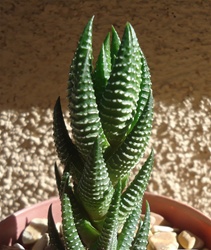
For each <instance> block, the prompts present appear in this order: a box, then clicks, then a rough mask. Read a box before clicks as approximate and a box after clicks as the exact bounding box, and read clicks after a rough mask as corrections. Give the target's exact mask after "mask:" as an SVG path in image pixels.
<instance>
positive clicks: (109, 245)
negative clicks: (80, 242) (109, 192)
mask: <svg viewBox="0 0 211 250" xmlns="http://www.w3.org/2000/svg"><path fill="white" fill-rule="evenodd" d="M121 190H122V187H121V181H119V182H118V184H117V185H116V188H115V192H114V194H113V197H112V201H111V204H110V207H109V210H108V213H107V216H106V219H105V222H104V224H103V228H102V233H101V235H100V237H99V240H98V244H97V245H98V248H97V249H104V250H106V249H107V250H109V249H116V247H117V231H118V214H119V204H120V196H121Z"/></svg>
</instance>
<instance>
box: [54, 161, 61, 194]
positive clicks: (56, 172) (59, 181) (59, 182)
mask: <svg viewBox="0 0 211 250" xmlns="http://www.w3.org/2000/svg"><path fill="white" fill-rule="evenodd" d="M54 173H55V177H56V185H57V189H58V191H59V194H60V193H61V174H60V172H59V169H58V167H57V164H56V162H55V164H54Z"/></svg>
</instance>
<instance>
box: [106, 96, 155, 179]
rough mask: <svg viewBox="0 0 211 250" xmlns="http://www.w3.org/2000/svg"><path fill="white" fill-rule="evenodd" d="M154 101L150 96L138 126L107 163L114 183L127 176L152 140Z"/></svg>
mask: <svg viewBox="0 0 211 250" xmlns="http://www.w3.org/2000/svg"><path fill="white" fill-rule="evenodd" d="M152 106H153V100H152V95H150V96H149V98H148V102H147V105H146V106H145V109H144V111H143V113H142V115H141V116H140V118H139V120H138V122H137V123H136V126H135V127H134V129H133V130H132V131H131V133H130V134H129V135H128V136H127V138H126V139H125V141H124V143H122V145H121V146H120V147H119V148H118V149H117V151H116V152H114V153H113V154H112V155H111V156H110V158H109V159H108V160H107V161H106V164H107V168H108V170H109V174H110V178H111V180H112V182H113V183H115V182H116V181H118V178H119V177H122V176H124V175H125V174H127V173H128V172H129V171H131V169H132V168H133V167H134V166H135V165H136V164H137V162H138V161H139V159H140V158H141V157H142V155H143V153H144V151H145V148H146V146H147V143H148V141H149V138H150V134H151V128H152V118H153V111H152Z"/></svg>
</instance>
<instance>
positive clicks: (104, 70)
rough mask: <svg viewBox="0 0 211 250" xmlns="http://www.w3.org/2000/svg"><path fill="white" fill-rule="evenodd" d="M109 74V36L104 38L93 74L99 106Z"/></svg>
mask: <svg viewBox="0 0 211 250" xmlns="http://www.w3.org/2000/svg"><path fill="white" fill-rule="evenodd" d="M110 72H111V55H110V34H108V35H107V36H106V38H105V41H104V43H103V44H102V47H101V51H100V54H99V57H98V60H97V63H96V67H95V71H94V73H93V82H94V89H95V95H96V99H97V103H98V104H99V102H100V100H101V97H102V93H103V91H104V89H105V86H106V84H107V81H108V79H109V77H110Z"/></svg>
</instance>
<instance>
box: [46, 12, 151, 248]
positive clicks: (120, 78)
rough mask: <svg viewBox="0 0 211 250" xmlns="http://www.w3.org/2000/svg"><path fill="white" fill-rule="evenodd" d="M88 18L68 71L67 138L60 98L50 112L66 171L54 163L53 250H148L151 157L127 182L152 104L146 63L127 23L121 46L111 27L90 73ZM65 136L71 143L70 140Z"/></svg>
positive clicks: (146, 132) (147, 131)
mask: <svg viewBox="0 0 211 250" xmlns="http://www.w3.org/2000/svg"><path fill="white" fill-rule="evenodd" d="M92 25H93V17H92V18H91V19H90V21H89V22H88V24H87V25H86V27H85V29H84V31H83V33H82V35H81V38H80V40H79V42H78V47H77V50H76V52H75V55H74V58H73V60H72V64H71V66H70V73H69V81H68V95H67V98H68V103H69V104H68V108H69V112H70V126H71V133H69V132H68V130H67V128H66V124H65V122H64V118H63V113H62V109H61V104H60V99H59V98H58V100H57V102H56V104H55V108H54V122H53V129H54V140H55V145H56V149H57V152H58V156H59V159H60V161H61V163H62V164H63V165H64V170H63V173H62V174H60V172H59V170H58V167H57V165H56V164H55V174H56V181H57V186H58V191H59V196H60V200H61V210H62V231H63V236H62V239H61V238H60V236H59V234H58V232H57V230H56V226H55V223H54V220H53V216H52V209H51V207H50V208H49V213H48V221H49V235H50V244H51V245H52V247H53V248H54V249H59V250H62V249H68V250H69V249H74V250H75V249H77V250H80V249H93V250H95V249H99V250H103V249H104V250H106V249H122V250H126V249H133V250H135V249H146V245H147V243H148V232H149V224H150V208H149V204H148V203H147V202H146V213H145V217H144V219H143V220H142V219H141V211H142V201H143V195H144V192H145V190H146V187H147V184H148V180H149V177H150V173H151V170H152V166H153V151H151V153H150V154H149V156H148V158H147V160H146V161H145V163H144V164H143V166H142V167H141V168H140V169H139V171H138V173H137V174H136V176H135V177H134V178H133V180H131V181H129V180H130V178H129V176H130V173H131V171H132V169H133V168H134V167H135V166H136V165H137V163H138V162H139V161H140V158H141V157H143V154H144V152H145V149H146V147H147V145H148V141H149V138H150V134H151V129H152V119H153V97H152V90H151V80H150V73H149V68H148V66H147V62H146V59H145V57H144V55H143V52H142V51H141V48H140V46H139V43H138V39H137V37H136V34H135V31H134V29H133V27H132V26H131V24H130V23H127V24H126V26H125V30H124V34H123V37H122V40H120V38H119V36H118V34H117V32H116V30H115V28H114V27H112V31H111V36H110V33H109V34H108V35H107V36H106V38H105V40H104V42H103V44H102V47H101V51H100V54H99V57H98V59H97V62H96V64H95V67H93V54H92ZM70 134H71V136H70Z"/></svg>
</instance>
